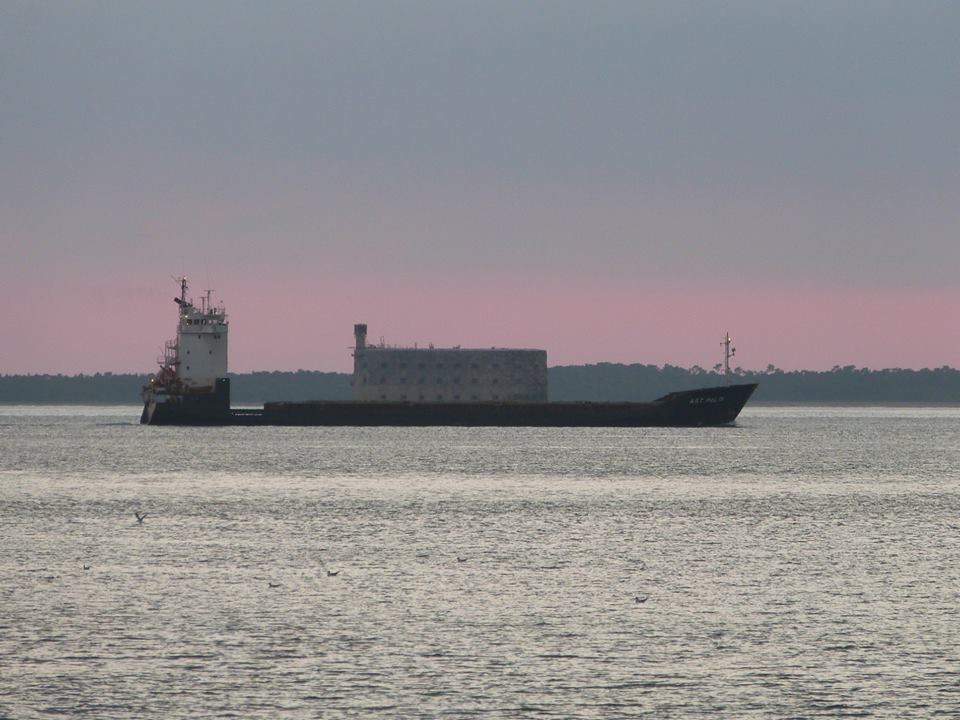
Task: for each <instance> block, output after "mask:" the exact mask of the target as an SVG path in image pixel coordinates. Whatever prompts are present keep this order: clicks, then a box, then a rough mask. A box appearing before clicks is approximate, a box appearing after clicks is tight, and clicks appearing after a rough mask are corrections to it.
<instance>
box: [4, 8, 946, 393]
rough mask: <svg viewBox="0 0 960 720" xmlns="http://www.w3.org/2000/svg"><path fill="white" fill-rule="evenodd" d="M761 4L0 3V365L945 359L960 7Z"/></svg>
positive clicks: (877, 364) (761, 364)
mask: <svg viewBox="0 0 960 720" xmlns="http://www.w3.org/2000/svg"><path fill="white" fill-rule="evenodd" d="M588 5H589V8H588ZM758 5H760V4H758V3H756V2H755V1H753V0H728V1H727V2H723V3H677V2H674V1H673V0H650V2H643V3H621V2H613V3H589V4H586V3H583V2H582V0H554V1H553V2H549V3H517V2H511V1H508V0H489V1H487V2H483V3H450V2H446V1H444V0H425V1H424V2H420V3H412V4H411V3H396V2H384V1H381V0H370V1H369V2H363V3H300V2H297V3H288V2H282V1H281V2H277V3H246V4H237V3H235V2H230V1H229V0H208V1H207V2H203V3H173V4H170V3H139V4H138V3H129V2H124V1H123V0H103V1H102V2H98V3H80V4H71V5H70V7H69V9H68V10H67V9H64V7H62V4H56V3H29V2H25V3H8V4H6V5H4V6H3V8H2V9H0V48H2V59H3V66H2V71H0V98H3V103H4V104H3V111H2V112H0V373H24V372H62V373H67V374H72V373H77V372H85V373H90V372H97V371H113V372H121V371H124V372H148V371H151V370H152V369H153V367H154V359H155V357H156V355H157V354H158V352H159V350H160V348H161V347H162V345H163V342H164V340H166V339H168V338H170V337H171V336H172V334H173V332H174V327H175V318H176V314H175V307H174V305H173V303H171V302H170V298H171V297H172V295H173V294H174V293H175V292H176V286H175V284H174V283H173V282H172V281H171V280H169V276H171V275H177V274H180V273H185V274H187V275H188V276H189V277H190V278H191V279H192V280H193V281H194V282H193V285H192V289H193V292H194V294H195V295H199V294H200V292H202V290H203V289H204V287H205V286H207V285H208V283H209V284H210V285H211V286H212V287H213V288H214V289H215V290H216V292H217V297H219V298H221V299H222V300H223V301H224V302H225V304H226V306H227V308H228V311H229V313H230V317H231V322H232V325H231V335H230V336H231V352H230V362H231V367H232V369H233V370H236V371H248V370H255V369H256V370H260V369H263V370H272V369H277V370H284V369H298V368H304V369H316V370H339V371H343V370H347V369H349V367H350V355H349V350H348V348H349V346H350V344H351V343H352V336H351V330H352V326H353V324H354V323H355V322H366V323H367V324H368V325H369V328H370V334H371V337H373V338H375V339H376V338H379V337H380V336H381V335H382V336H383V337H384V338H385V340H386V341H387V342H389V343H395V344H412V343H414V342H418V343H428V342H433V343H435V344H437V345H456V344H460V345H464V346H469V345H473V346H480V347H486V346H491V345H497V346H507V347H510V346H521V345H522V346H531V347H539V348H543V349H546V350H547V352H548V361H549V363H550V364H553V365H558V364H579V363H594V362H604V361H606V362H623V363H631V362H638V363H653V364H658V365H660V364H664V363H670V364H674V365H680V366H684V367H689V366H692V365H700V366H702V367H707V368H709V367H712V366H713V365H714V364H715V363H716V362H717V361H718V359H719V358H720V345H719V343H720V338H721V337H722V336H723V333H724V332H725V331H729V332H730V333H731V334H732V335H733V337H734V339H735V342H736V345H737V347H738V349H739V350H738V354H737V358H736V359H737V361H738V362H739V363H740V364H741V365H742V366H743V367H746V368H753V369H763V368H765V367H766V366H767V365H768V364H773V365H776V366H779V367H781V368H784V369H798V368H809V369H829V368H831V367H833V366H834V365H841V366H842V365H856V366H861V367H863V366H867V367H872V368H883V367H913V368H921V367H939V366H942V365H945V364H946V365H951V366H960V331H958V330H957V318H958V317H960V282H958V280H957V272H958V268H960V241H958V237H957V235H958V228H960V163H958V162H957V148H960V92H957V78H958V77H960V43H958V42H957V38H956V35H957V33H956V28H957V27H960V3H921V4H917V3H885V4H883V3H882V4H881V6H879V7H878V5H877V3H876V2H875V0H849V1H848V2H844V3H768V4H766V5H764V8H763V9H762V10H759V9H758ZM587 8H588V9H587ZM225 18H227V19H228V21H225Z"/></svg>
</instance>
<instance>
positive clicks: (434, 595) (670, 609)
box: [0, 406, 960, 718]
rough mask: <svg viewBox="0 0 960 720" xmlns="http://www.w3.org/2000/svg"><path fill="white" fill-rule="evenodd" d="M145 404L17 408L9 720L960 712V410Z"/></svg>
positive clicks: (5, 627) (1, 418) (6, 663)
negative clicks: (719, 414) (488, 418)
mask: <svg viewBox="0 0 960 720" xmlns="http://www.w3.org/2000/svg"><path fill="white" fill-rule="evenodd" d="M138 415H139V408H134V407H119V408H83V407H69V408H64V407H60V408H57V407H42V408H28V407H9V406H7V407H0V573H2V578H3V581H2V583H0V717H13V718H33V717H48V716H50V715H58V714H59V715H63V716H67V717H83V716H86V717H94V718H128V717H134V716H137V717H143V716H148V717H165V718H197V717H242V718H256V717H278V718H311V717H321V716H323V717H370V716H383V717H390V716H393V717H438V718H439V717H444V718H446V717H463V716H482V717H503V718H511V717H517V716H529V717H539V716H543V717H547V716H550V717H563V718H593V717H635V716H637V715H639V714H643V715H645V716H647V717H662V718H685V717H688V718H700V717H711V716H712V717H723V718H743V717H831V718H833V717H845V716H868V717H890V718H901V717H908V716H910V717H934V716H938V715H939V716H944V717H958V716H960V612H958V610H960V410H958V409H955V408H953V409H951V408H792V407H779V408H775V407H750V408H748V409H747V410H746V411H745V412H744V413H743V415H742V416H741V418H740V421H739V425H738V426H737V427H734V428H722V429H636V430H623V429H589V430H583V429H576V430H574V429H570V430H567V429H495V428H481V429H464V428H448V429H443V428H441V429H436V428H433V429H409V428H403V429H401V428H382V429H355V428H212V429H182V428H148V427H141V426H139V425H137V424H136V421H137V419H138ZM138 510H139V511H141V512H146V513H148V516H147V518H146V520H145V521H144V522H143V524H138V523H137V520H136V518H135V517H134V512H135V511H138ZM327 570H330V571H332V572H336V573H337V574H336V575H328V574H327ZM638 600H640V601H642V602H638Z"/></svg>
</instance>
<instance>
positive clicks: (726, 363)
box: [720, 332, 737, 383]
mask: <svg viewBox="0 0 960 720" xmlns="http://www.w3.org/2000/svg"><path fill="white" fill-rule="evenodd" d="M730 343H731V340H730V333H729V332H728V333H725V334H724V338H723V342H722V343H720V344H721V345H723V377H724V379H725V380H726V381H727V382H728V383H729V382H730V358H732V357H733V356H734V355H736V354H737V349H736V348H735V347H730Z"/></svg>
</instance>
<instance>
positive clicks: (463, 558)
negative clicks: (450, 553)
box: [457, 555, 467, 562]
mask: <svg viewBox="0 0 960 720" xmlns="http://www.w3.org/2000/svg"><path fill="white" fill-rule="evenodd" d="M466 561H467V559H466V558H465V557H460V556H459V555H457V562H466Z"/></svg>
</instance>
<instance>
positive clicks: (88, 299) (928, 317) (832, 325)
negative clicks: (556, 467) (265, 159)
mask: <svg viewBox="0 0 960 720" xmlns="http://www.w3.org/2000/svg"><path fill="white" fill-rule="evenodd" d="M134 279H135V278H115V279H114V281H113V282H105V283H104V284H102V285H98V286H96V287H94V286H92V285H89V284H86V283H84V282H83V281H82V280H79V279H75V280H72V281H71V280H61V281H60V282H58V283H57V284H56V287H55V288H53V289H50V291H48V292H42V293H41V292H36V290H37V288H34V289H32V290H31V289H30V288H26V287H19V288H17V287H14V288H13V289H14V290H15V291H14V292H8V291H9V290H10V289H11V285H10V284H7V285H6V286H5V289H4V293H3V295H4V297H3V298H2V300H3V302H4V308H5V310H4V313H3V314H2V315H0V334H2V336H3V337H4V338H8V339H12V340H13V341H14V342H9V343H4V345H3V350H2V351H0V372H3V373H27V372H51V373H65V374H73V373H76V372H85V373H92V372H98V371H112V372H147V371H151V370H152V369H153V363H154V358H155V357H156V356H157V354H158V353H159V350H160V348H161V347H162V343H163V341H164V340H165V339H168V338H170V337H172V336H173V333H174V329H175V324H176V306H175V305H174V304H173V302H172V301H171V298H172V297H173V295H174V294H175V293H176V287H175V285H174V283H173V282H172V281H166V282H164V281H162V280H161V279H159V278H153V279H154V280H155V282H153V283H152V285H149V284H147V282H148V280H149V279H150V276H148V275H144V274H139V275H138V276H137V278H136V279H140V280H143V281H144V285H143V286H136V285H135V284H134V283H133V282H132V281H133V280H134ZM17 290H19V292H16V291H17ZM217 290H218V292H217V293H216V294H215V297H216V298H221V299H223V300H224V302H225V304H226V307H227V311H228V313H229V316H230V321H231V329H230V366H231V370H233V371H237V372H246V371H251V370H295V369H307V370H325V371H348V370H349V369H350V363H351V359H350V351H349V346H350V345H351V344H352V341H353V338H352V327H353V323H355V322H366V323H367V324H368V326H369V331H370V337H371V339H372V340H374V341H377V340H378V339H379V338H380V336H383V337H384V340H385V341H386V342H387V343H388V344H399V345H412V344H413V343H415V342H416V343H418V344H420V345H421V346H422V345H425V344H427V343H429V342H433V343H434V344H436V345H437V346H451V345H463V346H464V347H468V346H472V347H488V346H493V345H496V346H501V347H536V348H543V349H546V350H547V352H548V362H549V364H550V365H569V364H581V363H596V362H620V363H634V362H636V363H651V364H656V365H662V364H665V363H669V364H673V365H679V366H683V367H690V366H692V365H700V366H702V367H707V368H709V367H711V366H713V364H715V363H716V362H718V361H719V360H720V358H721V347H720V340H721V338H722V336H723V333H724V331H726V330H729V331H730V333H731V335H732V336H733V338H734V344H735V345H736V346H737V347H738V353H737V357H736V361H737V364H740V365H742V366H743V367H745V368H749V369H763V368H765V367H766V366H767V364H774V365H776V366H778V367H781V368H783V369H829V368H830V367H832V366H834V365H841V366H842V365H857V366H868V367H871V368H882V367H912V368H920V367H940V366H942V365H950V366H960V343H958V342H957V331H956V329H955V323H952V322H951V318H956V317H960V292H952V293H951V292H946V291H931V292H926V293H919V292H915V291H909V292H908V291H900V292H897V291H893V292H891V291H886V292H882V293H881V292H877V291H865V290H850V291H838V290H829V289H816V288H809V287H807V288H782V287H776V288H774V287H760V288H757V287H756V286H754V287H752V288H750V289H744V290H741V291H737V290H731V289H730V288H720V287H705V286H704V285H703V284H702V283H697V285H696V286H695V287H684V286H682V285H680V284H677V283H674V284H671V285H670V286H669V287H667V286H662V287H658V286H656V285H650V284H644V285H643V286H641V287H634V286H632V285H628V284H626V283H620V284H611V283H606V282H605V283H597V282H587V281H573V280H569V279H568V280H563V281H561V280H554V281H543V280H541V281H536V280H534V281H531V280H529V279H518V278H510V277H500V278H498V279H494V280H492V281H491V280H488V279H486V278H483V279H481V278H470V277H451V278H449V279H447V280H445V281H442V282H438V281H430V280H429V279H425V278H419V279H418V280H416V281H407V280H401V279H390V278H385V277H382V276H366V277H364V278H363V279H362V280H361V281H359V282H358V281H354V280H352V279H347V278H344V277H342V276H341V277H339V278H337V277H326V276H317V277H312V276H309V275H307V274H305V273H304V274H290V275H287V276H285V277H277V276H270V275H269V274H267V279H266V281H265V279H264V275H263V274H261V275H260V276H259V277H256V276H239V275H236V276H230V277H229V278H226V279H225V280H224V281H223V282H221V283H220V284H219V287H218V288H217Z"/></svg>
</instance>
